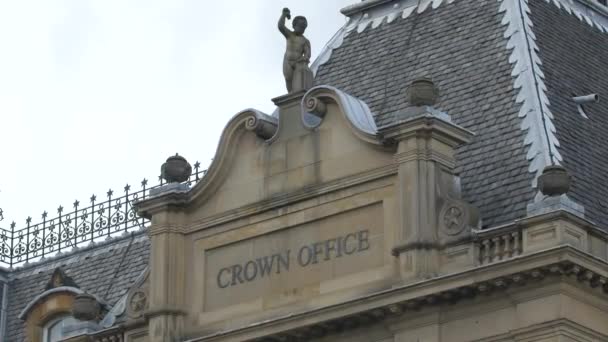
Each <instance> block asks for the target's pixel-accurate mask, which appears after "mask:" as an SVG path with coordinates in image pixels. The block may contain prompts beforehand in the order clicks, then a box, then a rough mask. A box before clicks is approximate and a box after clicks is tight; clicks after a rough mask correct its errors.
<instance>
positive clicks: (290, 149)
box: [139, 86, 394, 219]
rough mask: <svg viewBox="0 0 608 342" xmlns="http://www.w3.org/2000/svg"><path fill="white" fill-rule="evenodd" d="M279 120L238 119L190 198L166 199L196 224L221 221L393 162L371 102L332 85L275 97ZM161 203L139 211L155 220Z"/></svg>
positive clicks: (252, 115) (256, 114) (250, 115)
mask: <svg viewBox="0 0 608 342" xmlns="http://www.w3.org/2000/svg"><path fill="white" fill-rule="evenodd" d="M274 101H275V103H277V105H278V106H279V115H278V118H277V117H274V116H270V115H267V114H264V113H262V112H260V111H257V110H255V109H247V110H244V111H242V112H240V113H238V114H236V115H235V116H234V117H233V118H232V119H231V120H230V121H229V122H228V124H227V125H226V127H225V128H224V131H223V133H222V135H221V138H220V141H219V144H218V147H217V151H216V154H215V157H214V158H213V162H212V164H211V165H210V167H209V169H208V171H207V173H206V175H205V177H204V178H203V179H202V180H201V181H200V182H198V183H197V184H196V185H195V186H194V187H193V188H192V189H190V190H189V191H187V192H183V191H178V192H176V193H172V194H165V196H161V197H163V198H162V199H161V198H159V200H160V201H159V202H163V203H165V204H166V202H165V201H166V200H167V199H168V198H172V200H170V202H173V204H174V205H176V206H179V207H183V208H187V209H188V212H190V213H192V215H193V216H194V217H196V219H201V218H205V217H211V216H215V215H221V214H222V213H224V212H228V211H231V210H236V209H238V208H242V207H246V206H248V205H252V204H255V203H259V202H272V201H273V200H276V199H279V198H283V199H284V198H285V196H289V195H288V194H291V195H292V194H297V193H299V192H302V191H303V192H306V191H309V190H310V189H312V188H315V187H322V184H330V183H332V182H335V181H338V180H340V179H347V178H349V177H352V176H355V175H358V174H362V173H365V172H368V171H370V170H372V169H378V168H381V167H382V166H388V165H391V164H392V158H393V152H394V147H393V146H388V147H386V146H384V144H383V141H382V140H381V139H380V137H379V135H378V133H377V128H376V126H375V122H374V118H373V115H372V113H371V111H370V110H369V107H368V106H367V105H366V104H365V102H363V101H361V100H359V99H357V98H355V97H353V96H350V95H348V94H346V93H344V92H342V91H341V90H339V89H337V88H334V87H330V86H318V87H315V88H313V89H311V90H309V91H308V92H306V93H305V92H300V93H297V94H290V95H286V96H283V97H280V98H277V99H274ZM155 208H156V209H159V208H157V207H156V205H155V200H154V199H152V200H149V201H148V202H147V203H146V204H145V205H142V206H140V210H139V212H140V213H141V214H143V215H147V216H150V215H151V213H152V212H154V211H155Z"/></svg>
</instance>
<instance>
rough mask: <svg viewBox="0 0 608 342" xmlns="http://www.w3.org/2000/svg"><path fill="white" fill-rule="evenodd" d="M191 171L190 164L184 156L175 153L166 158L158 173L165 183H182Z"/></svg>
mask: <svg viewBox="0 0 608 342" xmlns="http://www.w3.org/2000/svg"><path fill="white" fill-rule="evenodd" d="M191 173H192V166H191V165H190V164H189V163H188V161H187V160H186V158H184V157H182V156H180V155H179V154H177V153H176V154H175V155H174V156H172V157H169V158H168V159H167V162H165V163H164V164H163V165H162V166H161V168H160V174H161V176H162V177H163V179H164V180H166V181H167V183H182V182H185V181H187V180H188V178H189V177H190V174H191Z"/></svg>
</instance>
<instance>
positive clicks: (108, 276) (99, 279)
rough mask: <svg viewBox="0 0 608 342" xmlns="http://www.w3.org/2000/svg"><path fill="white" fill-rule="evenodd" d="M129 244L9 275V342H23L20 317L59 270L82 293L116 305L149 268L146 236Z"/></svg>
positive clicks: (123, 241) (121, 242)
mask: <svg viewBox="0 0 608 342" xmlns="http://www.w3.org/2000/svg"><path fill="white" fill-rule="evenodd" d="M130 242H131V238H130V237H123V238H120V239H117V240H115V241H111V242H109V243H104V244H102V245H99V246H96V247H92V248H87V249H83V250H81V251H78V252H74V253H71V254H69V255H66V256H64V257H61V258H56V259H49V260H47V261H45V262H41V263H39V264H34V265H31V266H28V267H24V268H22V269H19V270H16V271H13V272H12V273H10V276H9V279H10V280H9V296H8V298H9V301H8V312H7V313H8V316H7V317H8V321H7V332H6V335H5V336H6V341H11V342H13V341H15V342H16V341H19V342H20V341H24V335H23V334H24V328H25V325H24V321H22V320H21V319H20V318H19V314H20V313H21V311H22V310H23V309H24V308H25V307H26V306H27V304H28V303H29V302H30V301H31V300H32V299H34V298H35V297H36V296H38V295H40V294H41V293H43V292H44V291H45V286H46V284H47V282H48V281H49V280H50V279H51V275H52V274H53V271H54V270H55V269H56V268H57V267H61V269H62V270H63V271H64V272H65V274H66V275H68V276H69V277H71V278H73V280H74V281H75V282H76V283H77V285H78V286H79V288H80V289H81V290H83V291H86V292H89V293H91V294H94V295H96V296H98V297H99V298H103V299H104V300H105V302H106V303H107V304H109V305H113V304H115V303H116V302H117V301H118V300H119V299H120V298H121V297H122V296H123V295H124V294H125V293H126V292H127V291H128V289H129V288H130V287H131V285H132V284H133V283H134V282H135V280H136V279H137V278H138V277H139V275H140V274H141V273H142V272H143V271H144V269H145V267H146V266H147V264H148V257H149V248H150V247H149V241H148V237H147V235H145V234H142V233H139V234H138V235H136V236H134V237H133V240H132V243H130Z"/></svg>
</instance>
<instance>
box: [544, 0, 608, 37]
mask: <svg viewBox="0 0 608 342" xmlns="http://www.w3.org/2000/svg"><path fill="white" fill-rule="evenodd" d="M545 2H547V3H552V4H553V5H555V6H557V7H558V8H559V9H563V10H565V11H566V12H568V13H569V14H573V15H574V16H576V17H577V18H578V19H579V20H580V21H583V22H585V23H587V24H588V25H589V26H592V27H595V28H597V29H599V30H600V31H602V32H604V33H608V7H606V8H604V7H602V6H601V5H599V4H596V3H595V2H593V1H590V0H569V1H564V0H545ZM598 14H599V15H598Z"/></svg>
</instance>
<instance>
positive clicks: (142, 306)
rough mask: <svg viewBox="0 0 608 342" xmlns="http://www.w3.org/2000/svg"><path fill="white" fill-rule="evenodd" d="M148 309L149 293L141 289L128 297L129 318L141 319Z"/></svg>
mask: <svg viewBox="0 0 608 342" xmlns="http://www.w3.org/2000/svg"><path fill="white" fill-rule="evenodd" d="M147 309H148V291H147V289H144V288H139V289H137V290H135V291H133V292H131V293H130V294H129V296H128V297H127V315H128V316H129V318H140V317H142V316H143V315H144V313H145V312H146V310H147Z"/></svg>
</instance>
